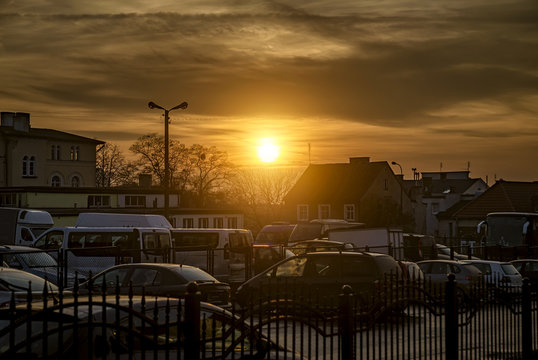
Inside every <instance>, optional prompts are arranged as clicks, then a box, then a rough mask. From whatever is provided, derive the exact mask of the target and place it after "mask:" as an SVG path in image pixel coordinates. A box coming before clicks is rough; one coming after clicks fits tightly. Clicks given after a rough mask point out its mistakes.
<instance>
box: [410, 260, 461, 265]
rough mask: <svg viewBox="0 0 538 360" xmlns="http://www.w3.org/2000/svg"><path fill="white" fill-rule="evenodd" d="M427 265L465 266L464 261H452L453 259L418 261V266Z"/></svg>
mask: <svg viewBox="0 0 538 360" xmlns="http://www.w3.org/2000/svg"><path fill="white" fill-rule="evenodd" d="M426 263H451V264H465V262H464V261H461V260H456V259H454V260H451V259H437V260H422V261H417V264H426Z"/></svg>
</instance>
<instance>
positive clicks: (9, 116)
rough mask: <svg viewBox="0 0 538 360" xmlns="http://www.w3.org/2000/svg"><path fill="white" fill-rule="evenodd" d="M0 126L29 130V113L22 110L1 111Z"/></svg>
mask: <svg viewBox="0 0 538 360" xmlns="http://www.w3.org/2000/svg"><path fill="white" fill-rule="evenodd" d="M1 117H2V126H5V127H11V128H13V130H17V131H24V132H28V131H30V114H29V113H23V112H17V113H14V112H2V114H1Z"/></svg>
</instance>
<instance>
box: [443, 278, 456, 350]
mask: <svg viewBox="0 0 538 360" xmlns="http://www.w3.org/2000/svg"><path fill="white" fill-rule="evenodd" d="M447 278H448V281H447V282H446V287H445V351H446V358H447V359H450V360H457V359H458V305H457V297H456V276H455V275H454V274H448V275H447Z"/></svg>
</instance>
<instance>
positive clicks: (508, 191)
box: [438, 180, 538, 241]
mask: <svg viewBox="0 0 538 360" xmlns="http://www.w3.org/2000/svg"><path fill="white" fill-rule="evenodd" d="M492 212H528V213H532V212H538V181H534V182H521V181H504V180H499V181H497V182H496V183H495V184H494V185H492V186H491V187H490V188H489V189H487V190H486V191H484V192H483V193H482V194H481V195H480V196H478V197H476V198H474V199H472V200H468V201H465V202H463V203H461V204H457V206H454V207H453V208H451V209H448V210H447V211H446V212H445V213H442V214H439V215H438V217H439V225H440V228H441V229H451V230H450V233H451V234H452V235H453V236H449V237H450V238H452V237H454V240H456V241H458V240H465V239H470V240H476V238H477V235H478V234H477V225H478V224H479V223H480V222H481V221H483V220H485V219H486V216H487V214H489V213H492Z"/></svg>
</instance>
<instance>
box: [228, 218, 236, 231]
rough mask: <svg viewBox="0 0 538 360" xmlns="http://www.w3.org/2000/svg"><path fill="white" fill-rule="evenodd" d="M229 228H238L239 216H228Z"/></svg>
mask: <svg viewBox="0 0 538 360" xmlns="http://www.w3.org/2000/svg"><path fill="white" fill-rule="evenodd" d="M228 229H237V218H236V217H229V218H228Z"/></svg>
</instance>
